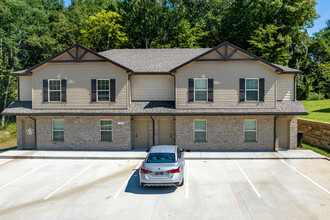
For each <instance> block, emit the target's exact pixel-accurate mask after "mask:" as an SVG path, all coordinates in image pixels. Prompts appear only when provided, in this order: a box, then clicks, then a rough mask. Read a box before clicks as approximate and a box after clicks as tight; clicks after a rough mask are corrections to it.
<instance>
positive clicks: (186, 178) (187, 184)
mask: <svg viewBox="0 0 330 220" xmlns="http://www.w3.org/2000/svg"><path fill="white" fill-rule="evenodd" d="M185 163H186V166H185V173H186V177H185V180H184V181H185V183H184V184H185V185H186V187H185V188H186V191H185V197H186V199H188V197H189V162H188V161H185Z"/></svg>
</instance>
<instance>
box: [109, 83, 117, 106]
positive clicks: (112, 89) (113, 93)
mask: <svg viewBox="0 0 330 220" xmlns="http://www.w3.org/2000/svg"><path fill="white" fill-rule="evenodd" d="M115 101H116V80H115V79H110V102H115Z"/></svg>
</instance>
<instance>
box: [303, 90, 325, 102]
mask: <svg viewBox="0 0 330 220" xmlns="http://www.w3.org/2000/svg"><path fill="white" fill-rule="evenodd" d="M323 99H324V95H323V94H322V93H316V92H310V93H309V94H308V96H307V99H306V100H309V101H310V100H323Z"/></svg>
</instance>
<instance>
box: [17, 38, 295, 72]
mask: <svg viewBox="0 0 330 220" xmlns="http://www.w3.org/2000/svg"><path fill="white" fill-rule="evenodd" d="M224 45H225V46H227V45H229V46H230V47H233V48H236V49H237V50H239V51H241V52H243V53H245V54H248V55H249V56H252V57H254V58H255V59H257V60H258V61H261V62H263V63H266V64H267V65H269V66H272V67H273V68H275V69H276V70H277V71H279V72H281V73H300V72H301V71H300V70H296V69H292V68H289V67H285V66H281V65H278V64H271V63H269V62H267V61H264V60H262V59H260V58H258V57H256V56H254V55H253V54H250V53H248V52H247V51H244V50H243V49H241V48H239V47H237V46H235V45H232V44H230V43H228V42H225V43H222V44H220V45H219V46H217V47H215V48H213V49H212V48H180V49H174V48H171V49H167V48H165V49H113V50H107V51H103V52H99V53H95V52H94V51H91V50H90V49H88V48H86V47H83V46H81V45H78V44H77V45H74V46H79V47H81V48H84V49H86V50H88V51H89V52H91V53H93V54H95V55H97V56H100V57H102V58H103V59H105V60H107V61H109V62H111V63H113V64H115V65H117V66H119V67H121V68H124V69H125V70H126V71H129V72H132V71H133V72H135V73H169V72H170V71H172V70H176V69H177V68H179V67H181V66H183V65H186V64H187V63H190V62H192V61H193V60H194V58H196V57H198V56H201V55H204V54H207V53H208V52H209V51H210V52H211V51H213V50H215V49H216V48H219V47H222V46H224ZM74 46H73V47H74ZM73 47H70V48H73ZM70 48H68V49H70ZM68 49H66V50H64V51H62V52H60V53H58V54H56V55H54V56H53V57H51V58H49V59H47V60H45V61H44V62H41V63H39V64H37V65H36V66H34V67H32V68H31V69H28V70H20V71H16V72H13V73H12V74H13V75H27V74H31V71H32V70H33V69H35V68H37V67H39V66H40V65H43V64H44V63H46V62H48V61H49V60H51V59H52V58H54V57H56V56H58V55H60V54H62V53H64V52H65V51H68Z"/></svg>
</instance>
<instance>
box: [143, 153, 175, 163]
mask: <svg viewBox="0 0 330 220" xmlns="http://www.w3.org/2000/svg"><path fill="white" fill-rule="evenodd" d="M174 162H175V155H174V154H173V153H151V154H150V155H149V157H148V159H147V163H174Z"/></svg>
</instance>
